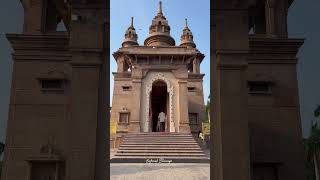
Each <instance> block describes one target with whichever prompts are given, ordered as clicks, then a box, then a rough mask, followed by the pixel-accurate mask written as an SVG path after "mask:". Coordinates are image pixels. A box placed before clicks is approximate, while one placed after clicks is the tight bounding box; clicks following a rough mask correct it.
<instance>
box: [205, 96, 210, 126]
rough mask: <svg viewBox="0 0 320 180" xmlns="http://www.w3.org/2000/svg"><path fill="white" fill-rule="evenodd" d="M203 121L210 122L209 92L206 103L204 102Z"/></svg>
mask: <svg viewBox="0 0 320 180" xmlns="http://www.w3.org/2000/svg"><path fill="white" fill-rule="evenodd" d="M205 122H210V94H209V96H208V100H207V104H206V119H205Z"/></svg>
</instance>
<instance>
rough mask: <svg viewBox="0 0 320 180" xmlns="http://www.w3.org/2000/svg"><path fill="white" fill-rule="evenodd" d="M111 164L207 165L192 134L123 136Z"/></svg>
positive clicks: (136, 134) (132, 134)
mask: <svg viewBox="0 0 320 180" xmlns="http://www.w3.org/2000/svg"><path fill="white" fill-rule="evenodd" d="M110 161H111V163H146V162H159V161H162V162H171V163H209V161H210V160H209V157H207V156H206V155H205V153H204V152H203V150H202V149H201V148H200V146H199V145H198V143H197V142H196V140H195V139H194V137H193V136H192V134H181V133H130V134H127V135H125V136H124V138H123V140H122V143H121V144H120V146H119V148H118V150H117V152H116V154H115V155H114V157H113V158H112V159H111V160H110Z"/></svg>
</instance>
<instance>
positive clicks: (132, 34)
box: [122, 17, 139, 47]
mask: <svg viewBox="0 0 320 180" xmlns="http://www.w3.org/2000/svg"><path fill="white" fill-rule="evenodd" d="M137 45H139V44H138V35H137V33H136V30H135V28H134V27H133V17H131V25H130V26H129V28H128V29H127V31H126V33H125V35H124V40H123V42H122V47H129V46H137Z"/></svg>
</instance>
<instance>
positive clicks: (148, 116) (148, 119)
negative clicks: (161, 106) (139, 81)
mask: <svg viewBox="0 0 320 180" xmlns="http://www.w3.org/2000/svg"><path fill="white" fill-rule="evenodd" d="M157 82H162V83H165V85H166V92H167V94H166V103H165V104H166V108H165V111H166V112H167V113H166V115H167V123H166V132H176V128H175V122H174V117H173V85H172V84H171V83H170V81H169V80H168V79H167V78H166V77H165V76H164V74H162V73H156V74H152V75H151V78H150V79H149V80H148V81H147V82H146V90H145V92H146V98H145V99H144V104H145V110H146V111H145V121H144V123H143V130H144V132H153V129H152V126H153V125H151V124H152V121H153V117H154V116H155V114H154V115H153V113H152V90H153V85H154V83H155V85H157ZM158 85H159V84H158ZM154 89H157V86H155V87H154ZM162 93H164V92H163V91H162ZM156 118H158V115H156Z"/></svg>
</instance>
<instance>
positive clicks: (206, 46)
mask: <svg viewBox="0 0 320 180" xmlns="http://www.w3.org/2000/svg"><path fill="white" fill-rule="evenodd" d="M110 3H111V4H110V15H111V17H110V51H111V52H110V61H111V64H110V71H111V72H110V83H111V86H110V97H112V92H113V76H112V72H115V71H116V69H117V68H116V67H117V66H116V63H115V59H114V58H113V56H112V53H113V52H115V51H117V50H118V49H119V48H120V47H121V43H122V41H123V39H124V34H125V31H126V30H127V28H128V27H129V26H130V21H131V17H132V16H133V17H134V27H135V29H136V32H137V34H138V42H139V45H143V42H144V40H145V39H146V38H147V37H148V35H149V26H150V25H151V22H152V19H153V18H154V16H155V15H156V14H157V6H158V0H134V1H132V0H111V2H110ZM162 7H163V13H164V16H165V17H166V18H167V20H168V22H169V25H170V28H171V36H172V37H173V38H174V39H175V41H176V45H179V44H180V36H181V34H182V30H183V28H184V25H185V20H184V19H185V18H187V19H188V26H189V28H190V29H191V31H192V33H193V36H194V41H195V43H196V45H197V48H198V49H199V50H200V51H201V52H202V53H203V54H204V55H205V56H206V57H205V58H204V60H203V61H202V63H201V67H200V68H201V73H204V74H205V77H204V81H203V90H204V99H205V103H206V101H207V98H208V96H209V93H210V1H209V0H201V1H195V0H174V1H172V0H163V1H162ZM110 101H112V98H110Z"/></svg>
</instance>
